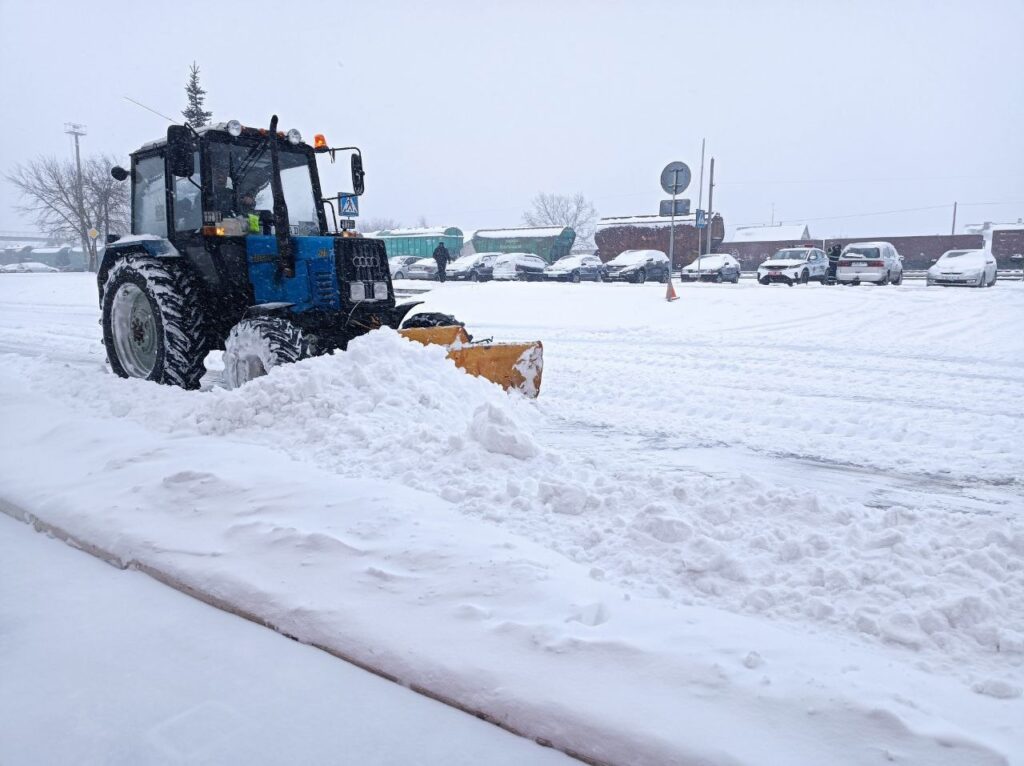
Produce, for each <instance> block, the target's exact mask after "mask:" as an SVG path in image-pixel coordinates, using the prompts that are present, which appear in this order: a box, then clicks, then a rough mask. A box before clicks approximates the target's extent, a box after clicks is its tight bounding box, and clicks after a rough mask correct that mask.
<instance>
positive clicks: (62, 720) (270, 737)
mask: <svg viewBox="0 0 1024 766" xmlns="http://www.w3.org/2000/svg"><path fill="white" fill-rule="evenodd" d="M0 625H2V626H3V630H2V631H0V635H2V638H0V763H3V764H5V766H19V765H20V764H25V766H36V765H37V764H61V763H66V764H72V763H74V764H107V766H114V764H125V766H137V764H200V763H208V764H224V763H302V764H317V763H338V764H352V765H353V766H355V765H356V764H360V765H362V764H381V765H382V766H383V765H384V764H396V763H403V764H413V763H421V764H423V763H447V764H466V766H470V765H473V766H475V765H476V764H481V763H502V764H509V765H510V766H511V765H512V764H516V765H517V766H518V764H524V763H530V764H568V763H572V761H571V760H570V759H568V758H567V757H566V756H564V755H562V754H561V753H557V752H555V751H552V750H546V749H543V748H540V747H538V746H537V745H536V744H534V743H532V742H528V741H526V740H524V739H521V738H519V737H515V736H513V735H511V734H509V733H507V732H504V731H501V730H500V729H498V728H497V727H494V726H491V725H489V724H486V723H484V722H482V721H479V720H476V719H474V718H471V717H470V716H467V715H463V714H462V713H459V712H458V711H456V710H453V709H451V708H449V707H446V706H444V705H442V704H441V703H439V702H435V701H434V700H429V699H427V698H425V697H423V696H421V695H418V694H415V693H414V692H411V691H409V690H408V689H402V688H401V687H399V686H397V685H395V684H393V683H389V682H388V681H386V680H384V679H382V678H378V677H377V676H374V675H371V674H370V673H367V672H366V671H365V670H360V669H358V668H354V667H352V666H351V665H347V664H346V663H343V662H338V661H337V660H335V659H333V658H332V657H330V656H329V655H327V654H324V653H323V652H320V651H317V650H316V649H312V648H310V647H308V646H304V645H302V644H299V643H296V642H294V641H290V640H288V639H287V638H284V637H283V636H279V635H278V634H276V633H273V632H271V631H268V630H265V629H263V628H261V627H258V626H256V625H253V624H252V623H249V622H246V621H245V620H242V619H240V618H238V617H235V616H233V615H229V614H225V613H224V612H222V611H220V610H217V609H214V608H212V607H209V606H207V605H205V604H201V603H199V602H198V601H195V600H194V599H191V598H189V597H188V596H185V595H183V594H181V593H178V592H176V591H174V590H171V589H170V588H167V587H165V586H163V585H161V584H160V583H157V582H154V581H153V580H151V579H150V578H148V577H146V576H144V575H141V574H138V573H136V572H119V571H118V570H116V569H113V568H112V567H109V566H107V565H106V564H104V563H102V562H100V561H98V560H96V559H94V558H92V557H91V556H88V555H86V554H84V553H81V552H78V551H74V550H71V549H70V548H68V547H67V546H66V545H62V544H61V543H59V542H57V541H55V540H48V539H46V538H45V537H43V536H41V535H36V534H34V533H33V532H32V530H31V529H29V528H28V527H26V526H25V525H23V524H18V523H17V522H15V521H14V520H12V519H9V518H7V517H6V516H3V515H0Z"/></svg>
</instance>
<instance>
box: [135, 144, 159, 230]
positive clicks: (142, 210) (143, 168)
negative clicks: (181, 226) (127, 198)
mask: <svg viewBox="0 0 1024 766" xmlns="http://www.w3.org/2000/svg"><path fill="white" fill-rule="evenodd" d="M132 188H133V190H134V198H133V200H132V219H133V220H132V231H133V232H134V233H136V234H155V235H157V236H159V237H166V236H167V190H166V187H165V185H164V158H163V156H161V155H157V156H155V157H147V158H146V159H144V160H139V161H138V162H136V163H135V177H134V179H133V186H132Z"/></svg>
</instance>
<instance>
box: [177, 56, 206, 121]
mask: <svg viewBox="0 0 1024 766" xmlns="http://www.w3.org/2000/svg"><path fill="white" fill-rule="evenodd" d="M185 95H186V96H187V97H188V106H187V107H186V108H185V109H184V110H183V111H182V115H184V117H185V119H186V120H188V122H189V124H190V125H191V126H192V127H193V128H201V127H202V126H203V125H205V124H206V123H208V122H209V121H210V118H211V117H212V116H213V112H208V111H206V110H205V109H203V102H204V101H205V100H206V91H205V90H203V88H202V86H201V85H200V84H199V67H198V66H197V65H196V62H194V61H193V62H192V68H191V69H190V70H189V73H188V82H186V83H185Z"/></svg>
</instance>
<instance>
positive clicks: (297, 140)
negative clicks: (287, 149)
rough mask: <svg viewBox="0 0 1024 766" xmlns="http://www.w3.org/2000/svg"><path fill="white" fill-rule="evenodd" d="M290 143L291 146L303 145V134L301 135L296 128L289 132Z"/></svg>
mask: <svg viewBox="0 0 1024 766" xmlns="http://www.w3.org/2000/svg"><path fill="white" fill-rule="evenodd" d="M288 143H289V144H301V143H302V134H301V133H299V131H297V130H296V129H295V128H292V129H291V130H289V131H288Z"/></svg>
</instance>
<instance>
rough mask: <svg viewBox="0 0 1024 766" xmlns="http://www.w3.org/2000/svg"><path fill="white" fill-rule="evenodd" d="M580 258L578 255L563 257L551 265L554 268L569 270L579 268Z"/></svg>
mask: <svg viewBox="0 0 1024 766" xmlns="http://www.w3.org/2000/svg"><path fill="white" fill-rule="evenodd" d="M580 261H581V259H580V257H579V256H577V255H563V256H562V257H561V258H559V259H558V260H557V261H555V262H554V263H552V264H551V266H552V267H554V266H558V267H560V268H567V267H569V266H579V265H580Z"/></svg>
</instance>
